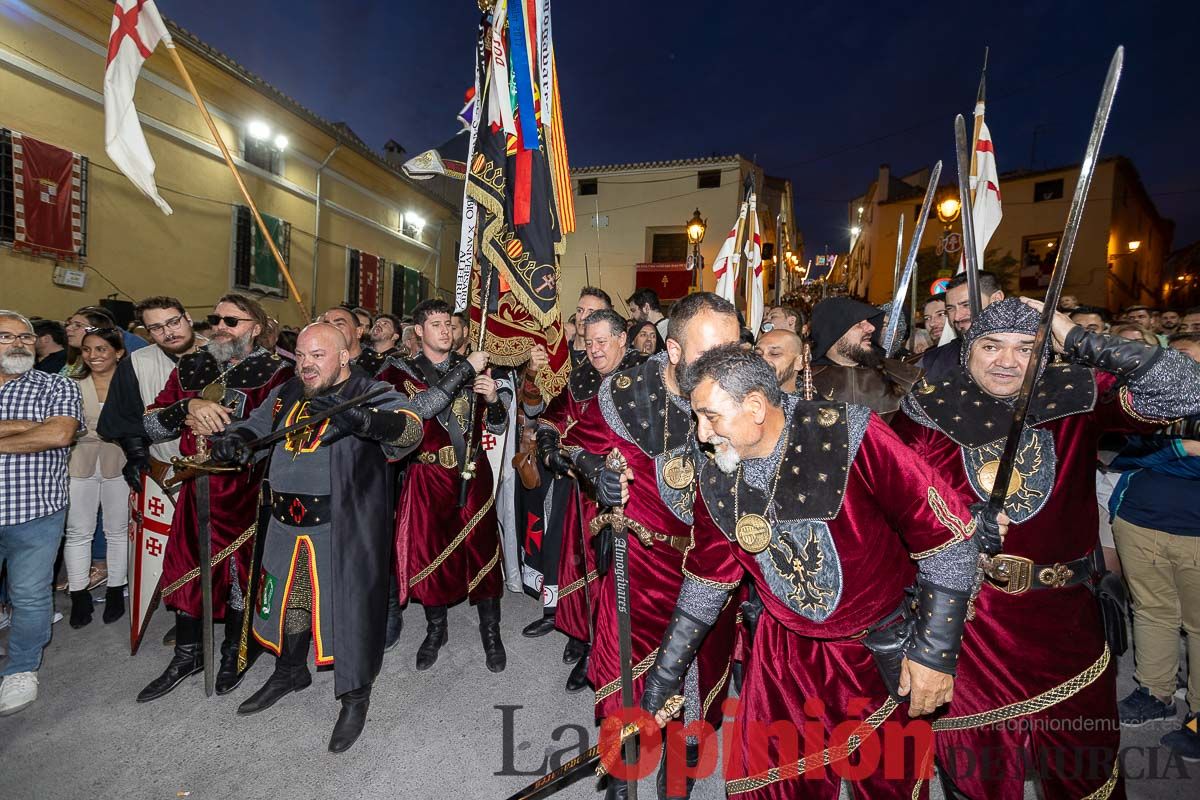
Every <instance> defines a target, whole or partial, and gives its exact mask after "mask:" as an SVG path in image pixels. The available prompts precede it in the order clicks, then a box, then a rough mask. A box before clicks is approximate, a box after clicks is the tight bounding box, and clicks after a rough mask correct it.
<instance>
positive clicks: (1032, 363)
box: [988, 47, 1125, 511]
mask: <svg viewBox="0 0 1200 800" xmlns="http://www.w3.org/2000/svg"><path fill="white" fill-rule="evenodd" d="M1124 63H1125V48H1124V47H1118V48H1117V52H1115V53H1114V54H1113V57H1112V62H1111V63H1110V64H1109V65H1108V75H1107V77H1106V78H1105V79H1104V88H1103V90H1101V92H1100V104H1099V106H1097V108H1096V116H1095V119H1094V120H1093V121H1092V132H1091V134H1090V135H1089V136H1088V144H1087V150H1086V151H1085V152H1084V155H1083V163H1081V164H1080V166H1079V180H1078V182H1077V183H1076V184H1075V195H1074V197H1072V198H1071V208H1070V210H1069V211H1068V212H1067V223H1066V227H1065V228H1063V238H1062V242H1061V243H1060V244H1059V248H1058V260H1057V261H1055V262H1054V272H1053V273H1051V275H1050V286H1049V288H1047V289H1046V299H1045V305H1044V306H1043V308H1042V320H1041V323H1040V324H1039V326H1038V332H1037V337H1036V338H1035V339H1034V341H1033V355H1032V356H1031V357H1030V359H1029V364H1028V365H1027V366H1026V367H1025V378H1024V380H1022V382H1021V393H1020V394H1019V395H1018V396H1017V402H1016V405H1015V406H1014V407H1013V421H1012V425H1011V426H1010V427H1009V429H1008V438H1007V439H1006V440H1005V442H1004V453H1003V455H1001V456H1000V464H999V466H998V468H997V469H996V482H995V483H994V484H993V485H992V493H991V496H990V497H989V498H988V505H989V506H990V507H991V508H992V509H994V510H997V511H1003V510H1004V501H1005V499H1007V497H1008V483H1009V480H1010V479H1011V478H1012V472H1013V467H1014V466H1015V463H1016V458H1017V450H1018V448H1019V447H1020V445H1021V434H1022V432H1023V431H1024V430H1025V416H1026V415H1027V414H1028V413H1029V401H1030V399H1031V398H1032V397H1033V389H1034V384H1036V383H1037V378H1038V375H1040V374H1041V371H1042V367H1043V365H1044V364H1045V362H1046V358H1047V355H1048V354H1047V349H1048V348H1047V346H1048V344H1049V338H1050V323H1051V322H1052V321H1053V319H1054V313H1055V311H1057V310H1058V299H1059V297H1060V296H1061V295H1062V288H1063V284H1064V283H1065V282H1066V279H1067V269H1068V267H1069V266H1070V263H1071V252H1072V251H1073V250H1074V249H1075V236H1076V234H1078V233H1079V224H1080V222H1081V221H1082V220H1083V207H1084V204H1085V203H1086V202H1087V193H1088V189H1089V188H1090V187H1091V185H1092V176H1093V175H1094V174H1095V172H1096V161H1097V160H1098V159H1099V157H1100V142H1101V141H1102V140H1103V139H1104V129H1105V127H1107V125H1108V117H1109V114H1110V113H1111V112H1112V104H1113V98H1114V97H1115V96H1116V94H1117V83H1118V82H1119V81H1120V79H1121V68H1122V67H1123V65H1124Z"/></svg>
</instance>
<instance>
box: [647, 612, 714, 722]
mask: <svg viewBox="0 0 1200 800" xmlns="http://www.w3.org/2000/svg"><path fill="white" fill-rule="evenodd" d="M710 627H712V626H711V625H708V624H706V623H704V622H701V621H700V620H698V619H696V618H695V617H693V616H692V615H690V614H688V613H687V612H686V611H682V610H681V609H680V608H679V607H678V606H676V607H675V612H674V613H673V614H672V615H671V622H670V623H669V624H668V625H667V630H666V633H664V634H663V640H662V644H661V645H660V646H659V649H658V657H657V658H655V659H654V666H652V667H651V668H650V670H649V672H647V673H646V686H645V689H643V690H642V701H641V706H642V709H643V710H645V711H647V712H649V713H651V714H654V713H657V712H658V711H661V710H662V707H663V706H664V705H666V702H667V700H669V699H671V698H672V697H673V696H675V695H677V694H679V690H680V687H681V686H683V677H684V675H686V674H687V670H688V667H689V666H691V664H692V659H694V658H695V657H696V651H698V650H699V649H700V644H701V643H702V642H703V641H704V637H705V636H706V635H708V629H709V628H710Z"/></svg>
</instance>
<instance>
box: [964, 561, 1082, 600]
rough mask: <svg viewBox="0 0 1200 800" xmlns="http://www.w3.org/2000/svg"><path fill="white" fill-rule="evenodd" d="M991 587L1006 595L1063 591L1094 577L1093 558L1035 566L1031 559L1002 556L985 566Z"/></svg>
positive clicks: (985, 572)
mask: <svg viewBox="0 0 1200 800" xmlns="http://www.w3.org/2000/svg"><path fill="white" fill-rule="evenodd" d="M984 574H985V575H986V576H987V580H988V583H990V584H991V585H992V586H994V587H995V588H997V589H999V590H1000V591H1002V592H1004V593H1006V594H1024V593H1025V592H1028V591H1030V590H1032V589H1062V588H1064V587H1067V586H1076V585H1078V584H1080V583H1084V582H1085V581H1088V580H1090V579H1091V577H1092V557H1091V555H1090V554H1089V555H1086V556H1084V557H1083V558H1077V559H1075V560H1074V561H1067V562H1065V563H1055V564H1035V563H1033V561H1032V560H1031V559H1028V558H1022V557H1021V556H1010V555H1005V554H1004V553H1001V554H1000V555H996V556H992V557H991V558H989V559H988V560H987V562H986V563H985V566H984Z"/></svg>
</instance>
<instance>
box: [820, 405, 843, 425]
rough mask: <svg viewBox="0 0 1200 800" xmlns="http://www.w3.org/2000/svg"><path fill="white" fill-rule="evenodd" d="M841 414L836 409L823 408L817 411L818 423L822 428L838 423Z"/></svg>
mask: <svg viewBox="0 0 1200 800" xmlns="http://www.w3.org/2000/svg"><path fill="white" fill-rule="evenodd" d="M840 418H841V415H840V414H838V412H837V411H836V410H835V409H832V408H822V409H819V410H818V411H817V424H818V425H820V426H821V427H822V428H828V427H829V426H830V425H835V424H837V421H838V420H839V419H840Z"/></svg>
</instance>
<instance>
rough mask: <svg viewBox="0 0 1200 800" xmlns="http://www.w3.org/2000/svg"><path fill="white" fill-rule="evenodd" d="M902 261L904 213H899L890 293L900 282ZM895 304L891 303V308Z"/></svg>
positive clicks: (893, 291) (894, 290)
mask: <svg viewBox="0 0 1200 800" xmlns="http://www.w3.org/2000/svg"><path fill="white" fill-rule="evenodd" d="M903 263H904V215H903V214H901V215H900V223H899V224H898V225H897V226H896V265H895V266H894V267H892V293H893V295H894V294H895V292H896V284H897V283H899V282H900V265H901V264H903ZM895 307H896V306H895V305H894V304H893V305H892V308H895Z"/></svg>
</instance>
